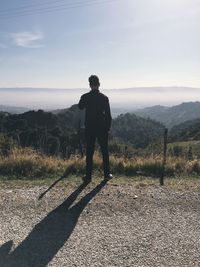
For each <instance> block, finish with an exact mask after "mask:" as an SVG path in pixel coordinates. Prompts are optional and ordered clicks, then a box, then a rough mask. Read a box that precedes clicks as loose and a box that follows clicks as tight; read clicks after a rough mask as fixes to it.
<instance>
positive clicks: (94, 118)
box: [78, 75, 112, 182]
mask: <svg viewBox="0 0 200 267" xmlns="http://www.w3.org/2000/svg"><path fill="white" fill-rule="evenodd" d="M89 84H90V88H91V91H90V92H89V93H86V94H84V95H82V96H81V99H80V101H79V104H78V106H79V108H80V109H84V108H85V137H86V176H85V177H84V178H83V180H84V181H86V182H90V181H91V177H92V167H93V154H94V147H95V140H96V138H97V140H98V143H99V145H100V148H101V152H102V156H103V169H104V179H105V180H109V179H111V178H112V175H111V174H110V167H109V154H108V132H109V130H110V126H111V120H112V118H111V113H110V105H109V100H108V97H107V96H105V95H104V94H102V93H100V91H99V87H100V82H99V78H98V77H97V76H96V75H91V76H90V77H89Z"/></svg>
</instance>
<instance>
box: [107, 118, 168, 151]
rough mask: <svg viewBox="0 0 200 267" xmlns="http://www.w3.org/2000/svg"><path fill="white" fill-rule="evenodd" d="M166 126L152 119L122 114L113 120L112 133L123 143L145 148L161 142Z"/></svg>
mask: <svg viewBox="0 0 200 267" xmlns="http://www.w3.org/2000/svg"><path fill="white" fill-rule="evenodd" d="M163 132H164V126H163V125H162V124H161V123H159V122H156V121H153V120H151V119H144V118H140V117H137V116H136V115H134V114H129V113H126V114H122V115H120V116H118V117H117V118H116V119H114V120H113V123H112V130H111V133H112V134H113V136H114V137H117V138H119V139H120V140H121V141H123V142H126V143H130V144H132V145H133V146H134V147H135V148H139V147H140V148H143V147H146V146H148V145H149V144H151V143H153V142H155V141H156V140H160V139H161V138H162V136H163Z"/></svg>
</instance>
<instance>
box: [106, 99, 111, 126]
mask: <svg viewBox="0 0 200 267" xmlns="http://www.w3.org/2000/svg"><path fill="white" fill-rule="evenodd" d="M105 121H106V128H107V130H108V131H109V130H110V127H111V121H112V117H111V112H110V103H109V99H108V98H106V106H105Z"/></svg>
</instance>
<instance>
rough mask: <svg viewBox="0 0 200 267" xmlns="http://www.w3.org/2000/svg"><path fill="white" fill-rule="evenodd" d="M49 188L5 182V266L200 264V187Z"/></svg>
mask: <svg viewBox="0 0 200 267" xmlns="http://www.w3.org/2000/svg"><path fill="white" fill-rule="evenodd" d="M77 188H78V189H77ZM46 189H47V187H46V186H34V187H31V188H28V189H27V188H23V187H22V188H16V189H13V188H2V189H0V208H1V217H0V266H1V267H45V266H49V267H66V266H67V267H71V266H72V267H73V266H74V267H75V266H80V267H96V266H98V267H100V266H104V267H114V266H119V267H122V266H125V267H126V266H127V267H128V266H134V267H137V266H138V267H143V266H144V267H147V266H148V267H149V266H158V267H161V266H166V267H170V266H172V267H176V266H177V267H180V266H183V267H184V266H187V267H190V266H191V267H192V266H200V224H199V222H200V190H199V189H200V187H191V188H182V189H180V188H179V189H178V188H175V187H174V188H168V187H159V186H155V185H150V186H146V187H144V186H142V187H139V186H137V187H136V186H134V185H126V184H125V185H116V184H114V185H112V184H109V183H108V184H105V183H101V184H99V185H97V186H95V185H94V184H89V185H88V186H87V187H84V186H80V187H79V186H77V187H73V186H69V185H68V186H63V187H61V186H57V187H55V188H53V189H52V190H51V191H50V192H48V193H47V194H46V195H45V197H44V198H43V199H42V200H41V201H38V200H37V198H38V196H39V195H40V194H41V193H42V192H43V191H44V190H46Z"/></svg>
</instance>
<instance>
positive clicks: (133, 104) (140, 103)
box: [0, 87, 200, 113]
mask: <svg viewBox="0 0 200 267" xmlns="http://www.w3.org/2000/svg"><path fill="white" fill-rule="evenodd" d="M88 91H89V89H47V88H0V105H4V106H14V107H24V108H25V110H26V109H44V110H45V109H48V110H52V109H62V108H67V107H70V106H72V105H73V104H76V103H78V101H79V99H80V96H81V95H82V94H84V93H86V92H88ZM101 92H102V93H104V94H106V95H107V96H108V97H109V99H110V104H111V108H112V110H113V112H114V113H116V109H117V111H118V112H120V113H124V112H127V111H130V110H131V111H132V110H135V109H138V108H144V107H149V106H154V105H164V106H173V105H177V104H180V103H182V102H191V101H200V89H199V88H190V87H134V88H126V89H102V90H101Z"/></svg>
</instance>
